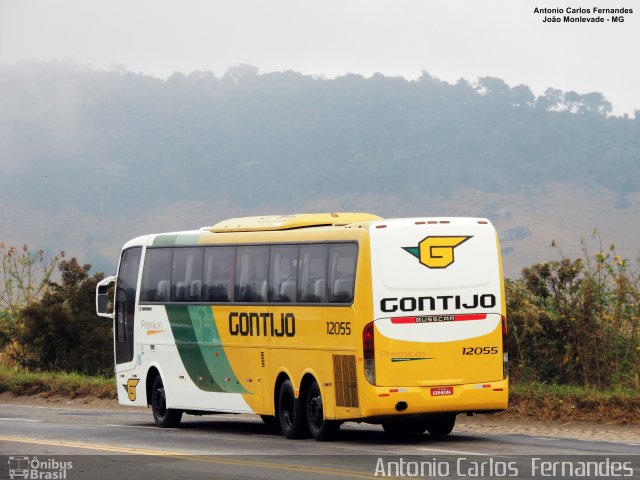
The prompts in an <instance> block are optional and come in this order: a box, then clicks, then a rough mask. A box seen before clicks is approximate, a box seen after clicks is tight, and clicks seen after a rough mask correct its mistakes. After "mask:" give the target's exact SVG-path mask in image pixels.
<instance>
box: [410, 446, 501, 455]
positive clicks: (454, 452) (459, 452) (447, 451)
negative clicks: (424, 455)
mask: <svg viewBox="0 0 640 480" xmlns="http://www.w3.org/2000/svg"><path fill="white" fill-rule="evenodd" d="M417 450H424V451H425V452H441V453H448V454H451V455H477V456H479V457H488V456H493V455H490V454H488V453H478V452H465V451H463V450H445V449H443V448H427V447H418V448H417Z"/></svg>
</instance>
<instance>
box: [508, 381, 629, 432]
mask: <svg viewBox="0 0 640 480" xmlns="http://www.w3.org/2000/svg"><path fill="white" fill-rule="evenodd" d="M504 415H505V416H510V417H515V418H529V419H537V420H560V421H568V422H570V421H587V422H598V423H615V424H622V425H624V424H627V425H640V391H638V390H632V389H613V390H597V389H594V388H588V387H577V386H571V385H549V384H543V383H523V384H519V383H512V384H511V386H510V392H509V410H508V411H507V412H506V413H505V414H504Z"/></svg>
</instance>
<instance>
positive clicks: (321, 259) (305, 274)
mask: <svg viewBox="0 0 640 480" xmlns="http://www.w3.org/2000/svg"><path fill="white" fill-rule="evenodd" d="M328 250H329V249H328V247H327V245H302V246H301V247H300V270H299V274H298V301H299V302H302V303H326V302H327V253H328Z"/></svg>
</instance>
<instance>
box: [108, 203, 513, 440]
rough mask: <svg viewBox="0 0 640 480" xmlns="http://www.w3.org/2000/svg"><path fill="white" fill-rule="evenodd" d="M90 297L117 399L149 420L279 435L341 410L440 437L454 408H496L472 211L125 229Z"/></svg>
mask: <svg viewBox="0 0 640 480" xmlns="http://www.w3.org/2000/svg"><path fill="white" fill-rule="evenodd" d="M113 283H115V288H113V287H112V288H111V289H110V288H109V287H110V285H111V284H113ZM109 292H114V293H113V296H112V297H110V293H109ZM96 306H97V313H98V315H100V316H104V317H108V318H111V319H113V321H114V352H115V373H116V376H117V380H118V399H119V402H120V403H121V404H123V405H138V406H150V407H151V409H152V412H153V417H154V419H155V423H156V424H157V425H158V426H159V427H173V426H177V425H178V424H179V423H180V421H181V418H182V415H183V413H186V414H198V415H202V414H206V413H210V412H231V413H254V414H258V415H260V416H261V417H262V419H263V420H264V421H265V422H267V423H273V424H279V425H280V428H281V429H282V433H283V434H284V435H285V436H286V437H287V438H302V437H306V436H309V435H311V436H312V437H313V438H315V439H316V440H325V439H328V438H331V437H332V436H334V434H335V433H336V432H337V430H338V428H339V426H340V424H341V423H343V422H346V421H358V422H369V423H374V424H381V425H382V427H383V428H384V430H385V431H386V432H388V433H391V434H394V435H403V434H416V433H423V432H425V431H428V432H429V433H430V434H432V435H446V434H448V433H450V432H451V431H452V429H453V427H454V423H455V418H456V415H457V414H459V413H475V412H495V411H500V410H504V409H505V408H506V407H507V397H508V372H507V342H506V328H507V325H506V312H505V300H504V284H503V276H502V267H501V259H500V248H499V243H498V236H497V233H496V230H495V228H494V227H493V226H492V225H491V223H490V222H489V221H488V220H486V219H482V218H404V219H382V218H380V217H377V216H375V215H370V214H364V213H327V214H302V215H287V216H266V217H247V218H236V219H230V220H225V221H223V222H220V223H218V224H216V225H214V226H212V227H205V228H201V229H199V230H194V231H187V232H178V233H167V234H158V235H147V236H143V237H138V238H135V239H133V240H131V241H129V242H127V243H126V244H125V245H124V247H123V249H122V254H121V257H120V263H119V267H118V273H117V276H113V277H108V278H106V279H104V280H103V281H102V282H101V283H100V284H99V285H98V287H97V290H96Z"/></svg>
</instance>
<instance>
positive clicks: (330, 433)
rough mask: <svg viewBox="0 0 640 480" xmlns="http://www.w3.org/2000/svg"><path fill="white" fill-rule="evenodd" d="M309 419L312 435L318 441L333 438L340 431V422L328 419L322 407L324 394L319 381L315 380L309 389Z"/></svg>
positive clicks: (307, 402)
mask: <svg viewBox="0 0 640 480" xmlns="http://www.w3.org/2000/svg"><path fill="white" fill-rule="evenodd" d="M306 404H307V405H306V409H307V421H308V424H309V432H310V433H311V436H312V437H313V438H315V439H316V440H318V441H325V440H331V439H332V438H333V437H335V435H336V434H337V433H338V429H339V428H340V422H338V421H336V420H326V419H325V418H324V410H323V409H322V395H321V394H320V387H319V386H318V383H317V382H315V381H314V382H313V383H312V384H311V385H310V386H309V390H308V391H307V401H306Z"/></svg>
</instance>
